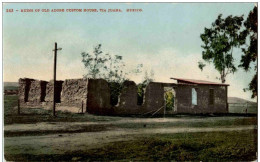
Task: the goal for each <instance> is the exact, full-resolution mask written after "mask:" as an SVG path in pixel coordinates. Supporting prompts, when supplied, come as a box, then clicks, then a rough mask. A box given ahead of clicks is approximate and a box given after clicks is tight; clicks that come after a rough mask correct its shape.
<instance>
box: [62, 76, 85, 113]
mask: <svg viewBox="0 0 260 162" xmlns="http://www.w3.org/2000/svg"><path fill="white" fill-rule="evenodd" d="M87 93H88V80H87V79H66V80H65V81H64V82H63V84H62V91H61V105H64V106H76V107H81V106H82V104H83V107H84V111H86V99H87Z"/></svg>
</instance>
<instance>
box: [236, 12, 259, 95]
mask: <svg viewBox="0 0 260 162" xmlns="http://www.w3.org/2000/svg"><path fill="white" fill-rule="evenodd" d="M244 26H245V29H244V30H243V31H242V32H241V35H242V36H243V38H244V41H245V42H246V39H247V37H249V41H250V44H249V45H246V48H242V52H243V53H244V55H242V57H241V61H240V65H239V67H242V68H244V69H245V70H246V71H249V70H250V64H251V63H253V62H256V60H257V7H254V9H253V10H252V11H250V13H249V15H248V17H247V19H246V21H245V22H244ZM254 70H255V71H256V73H255V75H254V77H253V78H252V80H251V82H250V83H249V88H247V89H245V90H250V91H252V98H254V97H256V96H257V64H255V67H254Z"/></svg>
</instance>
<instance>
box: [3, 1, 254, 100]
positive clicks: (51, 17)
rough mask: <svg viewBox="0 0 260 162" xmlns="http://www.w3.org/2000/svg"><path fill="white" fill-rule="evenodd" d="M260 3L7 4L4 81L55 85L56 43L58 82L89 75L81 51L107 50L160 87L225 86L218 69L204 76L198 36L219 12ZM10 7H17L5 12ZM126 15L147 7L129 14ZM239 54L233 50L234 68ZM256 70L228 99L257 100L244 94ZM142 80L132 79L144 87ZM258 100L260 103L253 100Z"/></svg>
mask: <svg viewBox="0 0 260 162" xmlns="http://www.w3.org/2000/svg"><path fill="white" fill-rule="evenodd" d="M254 5H255V4H254V3H5V4H4V6H3V52H4V53H3V61H4V62H3V67H4V69H3V70H4V76H3V78H4V81H12V82H16V81H18V79H19V78H23V77H28V78H35V79H41V80H51V79H52V77H53V52H52V49H53V48H54V42H57V43H58V47H62V50H61V51H59V52H58V63H57V79H59V80H64V79H72V78H82V76H83V75H84V74H86V72H87V71H86V70H85V69H84V66H83V63H82V62H81V60H82V58H81V52H83V51H85V52H92V50H93V47H94V46H96V45H97V44H99V43H101V44H102V50H103V51H104V52H105V53H110V54H114V55H121V56H123V60H124V62H125V63H126V67H127V69H128V70H129V69H133V68H134V67H135V66H136V65H137V64H140V63H142V64H143V65H144V69H143V72H144V71H145V70H148V72H149V71H150V70H153V71H154V78H155V81H158V82H173V80H170V79H169V78H170V77H179V78H189V79H202V80H208V81H214V82H220V81H219V80H217V79H216V77H219V73H218V72H217V71H216V70H215V69H214V67H213V66H212V65H207V66H206V68H205V69H204V70H203V71H200V69H199V68H198V63H197V62H198V61H199V60H202V59H201V57H202V48H201V45H202V41H201V39H200V34H201V33H203V32H204V28H205V27H207V28H208V27H210V26H211V23H212V22H213V21H214V20H215V19H216V18H217V16H218V15H219V14H223V17H226V16H228V15H233V16H240V15H244V18H245V19H246V18H247V16H248V14H249V12H250V11H251V10H252V9H253V7H254ZM6 9H14V12H13V13H7V12H6ZM20 9H40V10H42V9H121V10H122V11H123V12H122V13H101V12H98V13H90V12H80V13H69V12H64V13H53V12H47V13H43V12H39V13H36V12H32V13H21V12H15V10H20ZM126 9H142V10H143V12H136V13H128V12H126ZM241 54H242V52H241V50H240V49H237V50H234V54H233V55H234V57H235V64H236V65H238V64H239V62H240V59H241ZM253 75H254V71H253V70H251V71H250V72H245V71H244V70H243V69H238V71H237V72H236V73H235V74H231V75H229V76H228V77H227V79H226V83H228V84H230V86H229V91H228V95H229V96H230V97H240V98H245V99H250V98H251V92H244V91H243V88H247V87H248V84H249V83H250V81H251V79H252V77H253ZM143 76H144V74H140V75H138V76H129V78H130V79H131V80H134V81H135V82H136V83H139V82H140V81H141V80H142V78H143ZM254 101H256V99H255V100H254Z"/></svg>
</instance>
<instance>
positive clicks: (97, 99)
mask: <svg viewBox="0 0 260 162" xmlns="http://www.w3.org/2000/svg"><path fill="white" fill-rule="evenodd" d="M87 112H89V113H93V114H112V113H113V109H112V107H111V105H110V88H109V85H108V82H107V81H105V80H104V79H88V93H87Z"/></svg>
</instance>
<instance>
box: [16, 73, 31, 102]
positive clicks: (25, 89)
mask: <svg viewBox="0 0 260 162" xmlns="http://www.w3.org/2000/svg"><path fill="white" fill-rule="evenodd" d="M33 80H34V79H30V78H20V79H19V89H18V95H19V100H20V103H21V104H24V103H26V102H28V97H29V91H30V87H31V82H32V81H33Z"/></svg>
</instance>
